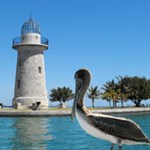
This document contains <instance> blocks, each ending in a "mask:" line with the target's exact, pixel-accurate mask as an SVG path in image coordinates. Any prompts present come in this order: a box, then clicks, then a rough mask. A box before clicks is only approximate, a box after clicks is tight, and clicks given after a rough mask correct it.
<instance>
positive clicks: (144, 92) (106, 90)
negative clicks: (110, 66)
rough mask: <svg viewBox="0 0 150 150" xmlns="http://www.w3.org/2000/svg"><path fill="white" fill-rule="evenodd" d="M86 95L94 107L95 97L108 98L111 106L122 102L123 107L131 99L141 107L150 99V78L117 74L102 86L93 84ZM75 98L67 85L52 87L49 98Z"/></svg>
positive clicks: (52, 99)
mask: <svg viewBox="0 0 150 150" xmlns="http://www.w3.org/2000/svg"><path fill="white" fill-rule="evenodd" d="M86 96H87V97H88V98H89V99H91V100H92V107H95V106H94V101H95V99H102V100H106V101H107V102H108V103H109V107H117V104H118V103H121V107H124V103H125V102H127V101H129V100H130V101H132V102H133V103H134V104H135V106H136V107H140V106H141V102H142V101H143V100H148V99H150V79H147V78H145V77H138V76H134V77H129V76H124V77H122V76H117V77H116V78H115V79H112V80H111V81H107V82H106V83H105V84H103V86H102V87H101V88H99V87H98V86H91V87H90V88H89V89H88V91H87V93H86ZM73 98H74V93H73V91H72V90H71V89H70V88H69V87H65V86H64V87H62V88H61V87H58V88H56V89H51V91H50V95H49V100H50V101H52V102H54V101H59V102H60V103H65V102H66V101H68V100H72V99H73Z"/></svg>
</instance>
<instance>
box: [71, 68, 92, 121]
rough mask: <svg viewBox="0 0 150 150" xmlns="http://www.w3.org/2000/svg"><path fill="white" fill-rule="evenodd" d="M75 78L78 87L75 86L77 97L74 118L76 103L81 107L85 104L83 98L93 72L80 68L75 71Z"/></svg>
mask: <svg viewBox="0 0 150 150" xmlns="http://www.w3.org/2000/svg"><path fill="white" fill-rule="evenodd" d="M74 78H75V83H76V88H75V98H74V102H73V107H72V114H71V118H72V119H73V118H74V117H75V109H76V105H77V104H78V105H80V106H81V107H83V106H84V103H83V98H84V94H85V93H86V90H87V89H88V87H89V85H90V80H91V73H90V71H89V70H88V69H80V70H78V71H77V72H76V73H75V76H74Z"/></svg>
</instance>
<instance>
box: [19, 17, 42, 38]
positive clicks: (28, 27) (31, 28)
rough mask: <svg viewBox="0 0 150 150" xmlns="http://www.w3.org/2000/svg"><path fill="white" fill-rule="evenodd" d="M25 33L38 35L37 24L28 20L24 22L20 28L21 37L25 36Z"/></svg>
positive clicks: (38, 28)
mask: <svg viewBox="0 0 150 150" xmlns="http://www.w3.org/2000/svg"><path fill="white" fill-rule="evenodd" d="M27 33H37V34H40V27H39V25H38V23H37V22H36V21H35V20H33V19H32V18H30V19H29V20H28V21H25V22H24V24H23V25H22V28H21V35H25V34H27Z"/></svg>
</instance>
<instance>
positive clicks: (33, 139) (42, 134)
mask: <svg viewBox="0 0 150 150" xmlns="http://www.w3.org/2000/svg"><path fill="white" fill-rule="evenodd" d="M14 127H15V136H14V138H13V141H14V142H15V143H14V147H13V150H20V149H21V150H32V149H33V150H45V149H46V145H47V142H48V141H49V140H51V139H52V137H51V136H50V135H49V131H48V120H47V118H17V119H16V121H15V123H14Z"/></svg>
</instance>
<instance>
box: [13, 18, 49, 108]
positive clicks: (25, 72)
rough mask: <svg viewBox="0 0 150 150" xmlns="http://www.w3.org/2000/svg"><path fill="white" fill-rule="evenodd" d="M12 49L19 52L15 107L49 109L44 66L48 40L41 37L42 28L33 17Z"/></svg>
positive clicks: (14, 42) (27, 22) (16, 39)
mask: <svg viewBox="0 0 150 150" xmlns="http://www.w3.org/2000/svg"><path fill="white" fill-rule="evenodd" d="M12 48H13V49H15V50H16V51H17V67H16V80H15V90H14V98H13V102H12V103H13V106H14V107H15V108H18V109H21V108H33V107H36V105H38V107H39V108H41V109H43V108H48V97H47V90H46V79H45V65H44V51H45V50H47V49H48V39H47V38H45V37H41V34H40V27H39V25H38V23H37V22H36V21H35V20H33V19H32V18H31V17H30V19H29V20H28V21H25V22H24V24H23V25H22V28H21V36H20V37H17V38H14V39H13V46H12Z"/></svg>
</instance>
